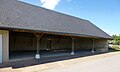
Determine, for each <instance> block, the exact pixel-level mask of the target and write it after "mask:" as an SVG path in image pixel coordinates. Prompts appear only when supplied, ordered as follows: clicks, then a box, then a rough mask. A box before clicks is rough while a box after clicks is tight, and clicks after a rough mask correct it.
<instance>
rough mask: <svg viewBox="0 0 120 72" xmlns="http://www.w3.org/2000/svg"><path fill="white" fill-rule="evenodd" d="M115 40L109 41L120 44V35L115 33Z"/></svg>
mask: <svg viewBox="0 0 120 72" xmlns="http://www.w3.org/2000/svg"><path fill="white" fill-rule="evenodd" d="M112 37H113V40H111V41H109V43H112V44H115V45H120V35H119V36H117V35H113V36H112Z"/></svg>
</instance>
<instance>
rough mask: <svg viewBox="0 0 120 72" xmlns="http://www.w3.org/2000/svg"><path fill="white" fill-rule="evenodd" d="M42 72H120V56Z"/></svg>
mask: <svg viewBox="0 0 120 72" xmlns="http://www.w3.org/2000/svg"><path fill="white" fill-rule="evenodd" d="M42 72H120V54H118V55H115V56H112V57H108V58H102V59H97V60H92V61H89V62H84V63H77V64H72V65H70V66H67V67H61V68H60V67H59V68H54V69H49V70H44V71H42Z"/></svg>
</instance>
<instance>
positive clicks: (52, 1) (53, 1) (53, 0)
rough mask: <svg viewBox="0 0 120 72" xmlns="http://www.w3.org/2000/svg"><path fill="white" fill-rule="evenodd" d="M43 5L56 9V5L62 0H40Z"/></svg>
mask: <svg viewBox="0 0 120 72" xmlns="http://www.w3.org/2000/svg"><path fill="white" fill-rule="evenodd" d="M40 1H41V3H42V7H44V8H47V9H51V10H54V9H55V7H56V6H57V5H58V4H59V2H60V0H40Z"/></svg>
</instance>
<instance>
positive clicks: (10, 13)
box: [0, 0, 111, 39]
mask: <svg viewBox="0 0 120 72" xmlns="http://www.w3.org/2000/svg"><path fill="white" fill-rule="evenodd" d="M0 28H13V29H14V28H17V29H28V30H38V31H46V32H56V33H64V34H65V33H66V34H74V35H78V36H81V35H83V36H93V37H100V38H108V39H109V38H111V36H109V35H108V34H107V33H105V32H104V31H102V30H101V29H99V28H98V27H97V26H95V25H94V24H92V23H91V22H90V21H88V20H84V19H80V18H76V17H73V16H69V15H66V14H62V13H59V12H55V11H52V10H48V9H45V8H41V7H37V6H34V5H31V4H27V3H23V2H20V1H17V0H0Z"/></svg>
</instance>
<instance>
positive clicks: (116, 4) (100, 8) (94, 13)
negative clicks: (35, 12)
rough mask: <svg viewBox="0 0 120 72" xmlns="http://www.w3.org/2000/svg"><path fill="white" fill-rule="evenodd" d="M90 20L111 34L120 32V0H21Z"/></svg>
mask: <svg viewBox="0 0 120 72" xmlns="http://www.w3.org/2000/svg"><path fill="white" fill-rule="evenodd" d="M20 1H24V2H27V3H30V4H33V5H37V6H40V7H44V8H47V9H51V10H54V11H58V12H62V13H65V14H69V15H72V16H75V17H79V18H83V19H87V20H90V21H91V22H92V23H94V24H95V25H96V26H98V27H99V28H101V29H102V30H104V31H105V32H107V33H108V34H110V35H113V34H120V0H20Z"/></svg>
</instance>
